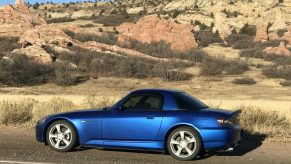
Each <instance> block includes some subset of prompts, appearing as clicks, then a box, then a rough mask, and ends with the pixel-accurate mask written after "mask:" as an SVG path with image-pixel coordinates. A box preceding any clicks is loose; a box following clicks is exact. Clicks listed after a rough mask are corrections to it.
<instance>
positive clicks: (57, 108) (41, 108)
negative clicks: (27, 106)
mask: <svg viewBox="0 0 291 164" xmlns="http://www.w3.org/2000/svg"><path fill="white" fill-rule="evenodd" d="M76 108H77V106H76V105H75V104H74V103H73V102H72V101H70V100H67V99H64V98H59V97H55V98H52V99H51V100H50V101H48V102H37V103H36V104H34V106H33V110H32V115H33V118H32V122H37V121H38V120H40V119H41V118H43V117H45V116H48V115H51V114H56V113H62V112H67V111H71V110H74V109H76Z"/></svg>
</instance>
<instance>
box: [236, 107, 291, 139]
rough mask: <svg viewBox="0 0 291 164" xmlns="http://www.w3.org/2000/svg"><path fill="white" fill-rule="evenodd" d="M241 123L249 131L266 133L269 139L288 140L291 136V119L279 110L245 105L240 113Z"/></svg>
mask: <svg viewBox="0 0 291 164" xmlns="http://www.w3.org/2000/svg"><path fill="white" fill-rule="evenodd" d="M240 123H241V126H242V127H243V129H244V130H246V131H247V132H248V133H251V134H258V135H264V136H266V137H267V139H268V140H274V141H286V140H288V139H289V140H290V137H291V123H290V120H288V118H287V117H286V116H285V115H282V114H280V113H279V112H278V111H270V110H262V109H261V108H258V107H253V106H244V107H242V113H241V114H240Z"/></svg>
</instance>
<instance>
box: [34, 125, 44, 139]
mask: <svg viewBox="0 0 291 164" xmlns="http://www.w3.org/2000/svg"><path fill="white" fill-rule="evenodd" d="M44 128H45V126H44V125H43V124H36V125H35V137H36V140H37V141H38V142H45V137H44Z"/></svg>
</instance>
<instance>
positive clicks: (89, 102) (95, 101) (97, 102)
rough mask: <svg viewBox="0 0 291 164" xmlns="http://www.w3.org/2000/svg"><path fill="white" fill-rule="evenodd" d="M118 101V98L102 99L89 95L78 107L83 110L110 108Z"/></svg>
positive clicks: (101, 97)
mask: <svg viewBox="0 0 291 164" xmlns="http://www.w3.org/2000/svg"><path fill="white" fill-rule="evenodd" d="M119 99H120V97H103V96H95V95H91V96H88V97H86V98H85V99H84V100H83V102H82V103H81V104H80V105H79V106H80V107H81V108H84V109H92V108H104V107H107V106H111V105H112V104H114V103H115V102H117V101H118V100H119Z"/></svg>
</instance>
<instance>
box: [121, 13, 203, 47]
mask: <svg viewBox="0 0 291 164" xmlns="http://www.w3.org/2000/svg"><path fill="white" fill-rule="evenodd" d="M116 30H117V31H118V32H119V35H118V41H119V42H120V43H121V44H128V43H130V41H131V40H136V41H139V42H142V43H153V42H160V41H165V42H166V43H169V44H170V45H171V49H172V50H175V51H187V50H189V49H192V48H196V47H197V46H198V44H197V42H196V40H195V37H194V33H193V31H194V29H193V27H192V26H191V25H190V24H178V23H175V22H172V21H170V20H166V19H161V18H159V17H157V16H153V15H150V16H145V17H143V18H141V19H140V20H139V21H137V22H136V23H123V24H121V25H120V26H118V27H116Z"/></svg>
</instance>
